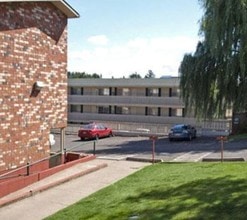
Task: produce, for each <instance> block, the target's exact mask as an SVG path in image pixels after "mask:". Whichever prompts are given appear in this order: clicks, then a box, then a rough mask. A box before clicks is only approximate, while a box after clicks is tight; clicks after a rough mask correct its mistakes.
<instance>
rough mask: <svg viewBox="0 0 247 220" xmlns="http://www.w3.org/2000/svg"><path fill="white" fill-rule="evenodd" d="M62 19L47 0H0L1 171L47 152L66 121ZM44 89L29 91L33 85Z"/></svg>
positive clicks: (39, 157) (36, 158)
mask: <svg viewBox="0 0 247 220" xmlns="http://www.w3.org/2000/svg"><path fill="white" fill-rule="evenodd" d="M66 72H67V17H66V16H65V15H64V14H62V12H60V11H59V10H58V9H57V8H56V7H55V6H54V5H53V4H51V3H49V2H36V3H30V2H28V3H25V2H21V3H16V2H15V3H0V172H1V171H4V170H9V169H13V168H16V167H19V166H22V165H25V164H26V163H27V162H34V161H37V160H40V159H42V158H44V157H47V156H49V132H50V129H51V128H62V127H66V125H67V73H66ZM36 81H42V82H43V83H45V85H46V86H45V87H44V88H43V89H42V90H41V91H40V92H38V93H32V90H33V86H34V83H35V82H36Z"/></svg>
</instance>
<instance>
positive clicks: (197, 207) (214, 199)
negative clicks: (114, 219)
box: [126, 176, 247, 220]
mask: <svg viewBox="0 0 247 220" xmlns="http://www.w3.org/2000/svg"><path fill="white" fill-rule="evenodd" d="M157 188H159V189H160V187H157ZM152 189H153V187H152ZM164 189H165V188H164ZM246 189H247V182H246V179H242V180H239V179H238V180H234V179H232V177H231V176H228V177H224V178H216V179H200V180H196V181H194V182H190V183H188V184H184V185H181V186H179V187H174V188H169V189H168V190H164V191H162V190H155V189H154V190H151V191H149V192H145V193H141V194H139V195H138V196H135V197H132V196H130V197H128V198H127V201H126V203H129V204H131V206H133V207H135V206H138V204H139V203H143V202H144V203H146V204H149V205H145V206H143V207H144V208H143V209H142V210H141V211H140V210H139V211H140V212H139V217H140V219H219V218H220V219H222V220H224V219H246V218H247V211H246V207H247V191H246ZM133 211H134V210H133Z"/></svg>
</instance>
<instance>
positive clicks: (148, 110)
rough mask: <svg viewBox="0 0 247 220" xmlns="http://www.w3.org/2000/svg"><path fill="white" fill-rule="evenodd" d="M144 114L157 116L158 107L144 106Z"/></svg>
mask: <svg viewBox="0 0 247 220" xmlns="http://www.w3.org/2000/svg"><path fill="white" fill-rule="evenodd" d="M146 115H153V116H158V115H159V108H152V107H147V108H146Z"/></svg>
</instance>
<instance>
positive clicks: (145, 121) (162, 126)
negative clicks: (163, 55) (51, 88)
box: [68, 77, 230, 133]
mask: <svg viewBox="0 0 247 220" xmlns="http://www.w3.org/2000/svg"><path fill="white" fill-rule="evenodd" d="M179 80H180V79H179V78H178V77H167V78H160V79H157V78H152V79H146V78H145V79H125V78H123V79H69V81H68V85H69V88H68V122H69V123H74V124H77V123H85V122H89V121H100V122H105V123H107V124H110V125H111V126H112V127H113V128H114V129H128V130H135V129H139V128H145V129H146V128H148V130H151V131H154V132H156V131H157V132H161V133H167V132H168V131H169V129H170V127H171V126H173V125H174V124H180V123H185V124H186V123H188V124H192V125H194V126H196V127H197V128H198V129H208V128H209V129H220V130H226V129H230V123H229V121H227V120H217V121H210V122H208V121H198V120H196V118H194V115H193V113H189V114H185V112H186V111H185V106H184V103H183V101H182V100H181V98H180V90H179V83H180V81H179Z"/></svg>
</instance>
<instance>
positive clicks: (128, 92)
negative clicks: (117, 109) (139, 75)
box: [122, 88, 130, 96]
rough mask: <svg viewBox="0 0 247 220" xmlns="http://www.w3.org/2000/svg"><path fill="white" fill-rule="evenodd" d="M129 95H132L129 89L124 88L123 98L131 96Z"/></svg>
mask: <svg viewBox="0 0 247 220" xmlns="http://www.w3.org/2000/svg"><path fill="white" fill-rule="evenodd" d="M129 95H130V90H129V88H123V90H122V96H129Z"/></svg>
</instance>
